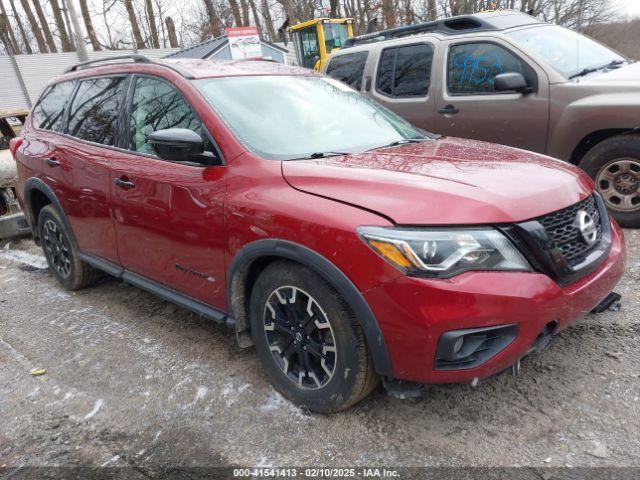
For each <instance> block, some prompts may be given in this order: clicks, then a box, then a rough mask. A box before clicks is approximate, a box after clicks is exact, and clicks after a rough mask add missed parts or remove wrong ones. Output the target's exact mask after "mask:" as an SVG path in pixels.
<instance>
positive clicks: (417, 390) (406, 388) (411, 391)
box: [382, 377, 424, 400]
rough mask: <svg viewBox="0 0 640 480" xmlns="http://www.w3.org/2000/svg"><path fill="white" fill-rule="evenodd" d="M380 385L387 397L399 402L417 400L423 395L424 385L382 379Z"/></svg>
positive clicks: (386, 378)
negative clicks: (410, 399)
mask: <svg viewBox="0 0 640 480" xmlns="http://www.w3.org/2000/svg"><path fill="white" fill-rule="evenodd" d="M382 385H383V386H384V388H385V390H386V391H387V393H388V394H389V395H391V396H392V397H394V398H397V399H399V400H407V399H409V398H419V397H421V396H422V394H423V393H424V385H422V384H420V383H414V382H407V381H405V380H396V379H392V378H388V377H382Z"/></svg>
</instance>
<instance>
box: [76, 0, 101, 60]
mask: <svg viewBox="0 0 640 480" xmlns="http://www.w3.org/2000/svg"><path fill="white" fill-rule="evenodd" d="M78 1H79V2H80V11H81V12H82V20H83V21H84V26H85V28H86V29H87V36H88V37H89V41H90V42H91V47H92V48H93V51H94V52H98V51H100V50H102V47H100V42H99V41H98V37H97V35H96V31H95V29H94V28H93V21H92V20H91V14H90V13H89V6H88V5H87V0H78Z"/></svg>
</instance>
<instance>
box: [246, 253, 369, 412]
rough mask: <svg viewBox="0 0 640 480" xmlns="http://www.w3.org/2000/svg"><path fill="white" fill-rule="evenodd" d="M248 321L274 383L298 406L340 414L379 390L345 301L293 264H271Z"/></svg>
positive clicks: (253, 298)
mask: <svg viewBox="0 0 640 480" xmlns="http://www.w3.org/2000/svg"><path fill="white" fill-rule="evenodd" d="M310 299H311V300H310ZM309 310H310V311H311V312H312V315H309V313H308V312H309ZM249 315H250V321H251V335H252V337H253V341H254V344H255V346H256V350H257V353H258V357H259V358H260V361H261V362H262V365H263V366H264V368H265V370H266V372H267V374H268V376H269V378H270V380H271V383H272V384H273V385H274V387H275V388H276V390H278V392H280V393H281V394H282V395H283V396H284V397H286V398H288V399H289V400H291V401H292V402H293V403H295V404H297V405H298V406H300V407H303V408H306V409H309V410H311V411H314V412H321V413H332V412H337V411H340V410H344V409H346V408H349V407H350V406H352V405H354V404H356V403H357V402H359V401H360V400H362V399H363V398H365V397H366V396H367V395H369V393H371V391H372V390H373V389H374V388H375V386H376V385H377V383H378V376H377V375H376V373H375V372H374V370H373V361H372V360H371V356H370V355H369V352H368V349H367V345H366V342H365V337H364V332H363V330H362V328H361V327H360V325H359V324H358V323H357V321H356V318H355V317H354V315H353V313H352V312H351V310H350V309H349V307H348V306H347V304H346V302H345V301H344V299H343V298H342V297H341V296H340V295H339V294H338V293H337V292H336V291H335V290H334V289H333V288H332V287H331V286H330V285H329V284H328V283H327V282H326V281H325V280H324V279H323V278H322V277H320V276H319V275H318V274H316V273H315V272H313V271H312V270H310V269H308V268H306V267H304V266H302V265H300V264H297V263H295V262H291V261H277V262H274V263H272V264H270V265H269V266H268V267H267V268H266V269H265V270H264V271H263V272H262V273H261V274H260V276H259V277H258V279H257V280H256V283H255V285H254V287H253V290H252V292H251V299H250V310H249ZM296 323H297V325H296ZM300 325H302V328H300ZM292 330H293V331H292ZM294 342H295V343H294ZM277 349H280V351H278V350H277ZM318 352H321V353H322V354H323V355H319V354H318ZM287 356H288V357H287ZM305 357H306V359H305ZM285 358H287V360H285ZM305 361H306V362H307V363H304V362H305ZM323 362H324V365H323ZM307 367H310V368H307ZM285 372H286V373H285Z"/></svg>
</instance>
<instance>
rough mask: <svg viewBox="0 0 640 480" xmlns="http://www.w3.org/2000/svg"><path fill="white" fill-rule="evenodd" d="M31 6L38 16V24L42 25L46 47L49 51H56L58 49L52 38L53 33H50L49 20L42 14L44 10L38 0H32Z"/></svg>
mask: <svg viewBox="0 0 640 480" xmlns="http://www.w3.org/2000/svg"><path fill="white" fill-rule="evenodd" d="M33 7H34V8H35V10H36V15H37V16H38V20H39V21H40V25H41V26H42V32H43V33H44V38H45V40H46V41H47V48H48V49H49V51H50V52H51V53H56V52H57V51H58V49H57V48H56V42H55V41H54V40H53V35H51V29H50V28H49V22H48V21H47V17H46V16H45V14H44V10H43V9H42V5H41V4H40V0H33Z"/></svg>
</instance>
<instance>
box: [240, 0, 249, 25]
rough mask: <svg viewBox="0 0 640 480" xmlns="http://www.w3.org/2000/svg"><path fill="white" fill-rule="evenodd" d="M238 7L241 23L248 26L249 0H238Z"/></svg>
mask: <svg viewBox="0 0 640 480" xmlns="http://www.w3.org/2000/svg"><path fill="white" fill-rule="evenodd" d="M240 8H241V9H242V25H243V26H244V27H248V26H249V25H250V24H251V20H250V19H249V2H247V0H240Z"/></svg>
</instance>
